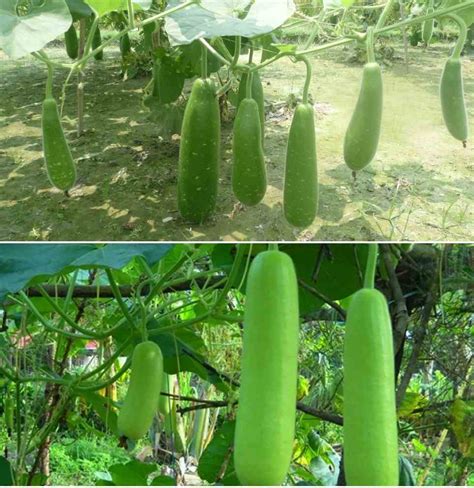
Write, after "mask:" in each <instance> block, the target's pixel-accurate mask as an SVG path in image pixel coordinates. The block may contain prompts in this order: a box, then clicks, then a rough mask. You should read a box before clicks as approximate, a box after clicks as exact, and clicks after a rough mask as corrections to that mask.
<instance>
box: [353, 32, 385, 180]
mask: <svg viewBox="0 0 474 488" xmlns="http://www.w3.org/2000/svg"><path fill="white" fill-rule="evenodd" d="M366 42H367V57H368V62H367V64H366V65H365V66H364V71H363V77H362V85H361V89H360V93H359V98H358V100H357V105H356V108H355V110H354V113H353V115H352V119H351V121H350V123H349V127H348V129H347V132H346V135H345V139H344V160H345V162H346V164H347V166H349V168H350V169H352V170H353V171H360V170H361V169H363V168H365V167H366V166H367V165H368V164H370V162H371V161H372V160H373V159H374V157H375V154H376V153H377V148H378V144H379V139H380V129H381V124H382V108H383V81H382V72H381V69H380V66H379V64H378V63H377V62H376V61H375V52H374V32H373V27H369V29H368V30H367V41H366Z"/></svg>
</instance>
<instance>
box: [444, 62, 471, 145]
mask: <svg viewBox="0 0 474 488" xmlns="http://www.w3.org/2000/svg"><path fill="white" fill-rule="evenodd" d="M440 97H441V108H442V111H443V118H444V122H445V124H446V127H447V129H448V131H449V133H450V134H451V135H452V136H453V137H454V138H455V139H457V140H459V141H461V142H462V143H463V144H464V145H466V142H467V139H468V137H469V124H468V118H467V111H466V103H465V100H464V86H463V78H462V64H461V59H460V58H458V57H451V58H449V59H448V60H447V61H446V64H445V66H444V70H443V74H442V76H441V83H440Z"/></svg>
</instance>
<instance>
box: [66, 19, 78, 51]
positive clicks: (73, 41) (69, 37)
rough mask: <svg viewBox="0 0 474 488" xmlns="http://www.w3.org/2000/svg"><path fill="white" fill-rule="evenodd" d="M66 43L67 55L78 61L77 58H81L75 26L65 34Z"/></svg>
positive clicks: (72, 25)
mask: <svg viewBox="0 0 474 488" xmlns="http://www.w3.org/2000/svg"><path fill="white" fill-rule="evenodd" d="M64 42H65V44H66V52H67V55H68V56H69V57H70V58H71V59H77V56H79V41H78V39H77V31H76V28H75V27H74V24H71V27H69V29H68V30H67V31H66V32H65V33H64Z"/></svg>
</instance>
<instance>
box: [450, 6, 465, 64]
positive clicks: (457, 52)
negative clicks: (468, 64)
mask: <svg viewBox="0 0 474 488" xmlns="http://www.w3.org/2000/svg"><path fill="white" fill-rule="evenodd" d="M448 17H449V18H451V19H452V20H454V22H456V24H457V25H458V27H459V37H458V40H457V42H456V46H455V47H454V51H453V54H452V55H451V58H452V59H459V58H460V57H461V53H462V50H463V48H464V45H465V44H466V39H467V25H466V22H465V21H464V19H462V18H461V17H459V15H456V14H449V15H448Z"/></svg>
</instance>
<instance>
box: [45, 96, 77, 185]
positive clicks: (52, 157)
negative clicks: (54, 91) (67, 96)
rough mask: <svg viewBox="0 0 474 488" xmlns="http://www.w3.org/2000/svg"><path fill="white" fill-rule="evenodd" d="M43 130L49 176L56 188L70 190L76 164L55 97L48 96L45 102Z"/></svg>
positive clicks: (74, 176)
mask: <svg viewBox="0 0 474 488" xmlns="http://www.w3.org/2000/svg"><path fill="white" fill-rule="evenodd" d="M42 131H43V152H44V159H45V161H46V168H47V171H48V177H49V179H50V181H51V183H52V184H53V185H54V186H55V187H56V188H59V189H60V190H63V191H68V190H70V189H71V188H72V187H73V186H74V183H75V182H76V165H75V164H74V160H73V158H72V154H71V150H70V149H69V145H68V143H67V140H66V137H65V135H64V132H63V128H62V125H61V121H60V119H59V112H58V105H57V103H56V100H54V98H46V99H45V100H44V102H43V114H42Z"/></svg>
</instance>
